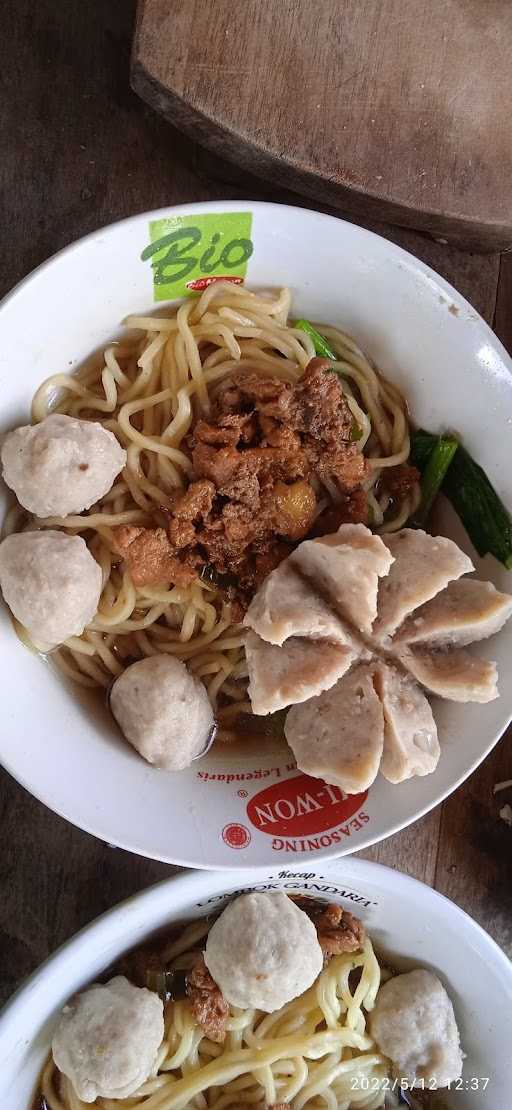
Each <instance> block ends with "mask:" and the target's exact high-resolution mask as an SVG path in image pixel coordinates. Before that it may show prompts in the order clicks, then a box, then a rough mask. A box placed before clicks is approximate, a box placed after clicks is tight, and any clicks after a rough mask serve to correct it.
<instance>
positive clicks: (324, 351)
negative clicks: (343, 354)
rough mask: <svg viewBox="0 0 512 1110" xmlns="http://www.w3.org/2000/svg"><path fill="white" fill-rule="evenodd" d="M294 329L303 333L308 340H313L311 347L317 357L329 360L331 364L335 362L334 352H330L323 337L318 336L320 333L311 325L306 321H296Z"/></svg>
mask: <svg viewBox="0 0 512 1110" xmlns="http://www.w3.org/2000/svg"><path fill="white" fill-rule="evenodd" d="M295 327H296V328H299V331H303V332H305V333H306V335H309V338H310V339H312V340H313V346H314V348H315V351H316V354H317V355H320V357H321V358H330V359H332V361H333V362H336V355H335V354H334V351H333V350H331V348H330V347H329V344H328V342H327V340H326V339H324V337H323V335H320V332H319V331H317V330H316V328H314V327H313V325H312V324H310V323H308V321H307V320H296V321H295Z"/></svg>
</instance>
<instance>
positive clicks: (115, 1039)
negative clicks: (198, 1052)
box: [52, 975, 164, 1102]
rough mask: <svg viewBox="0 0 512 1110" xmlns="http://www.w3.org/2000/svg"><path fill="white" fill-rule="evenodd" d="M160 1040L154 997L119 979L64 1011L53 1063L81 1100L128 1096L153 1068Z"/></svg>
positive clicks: (160, 1016)
mask: <svg viewBox="0 0 512 1110" xmlns="http://www.w3.org/2000/svg"><path fill="white" fill-rule="evenodd" d="M163 1036H164V1018H163V1004H162V1001H161V999H160V998H159V997H158V995H157V994H154V993H153V991H148V990H146V988H145V987H134V986H133V985H132V984H131V983H129V982H128V979H125V977H124V975H117V976H116V977H115V979H111V980H110V982H109V983H106V984H105V986H100V985H97V986H93V987H90V988H89V990H86V991H84V992H83V994H78V995H76V997H75V998H73V999H72V1000H71V1002H69V1003H68V1004H67V1006H65V1007H64V1009H63V1011H62V1013H61V1015H60V1018H59V1021H58V1025H57V1028H56V1030H55V1033H54V1035H53V1041H52V1053H53V1059H54V1060H55V1063H56V1065H57V1067H58V1068H59V1069H60V1071H61V1072H63V1074H64V1075H67V1077H68V1079H70V1080H71V1083H72V1084H73V1087H74V1089H75V1091H76V1093H77V1095H78V1097H79V1098H81V1099H82V1101H83V1102H94V1100H95V1099H96V1098H120V1099H122V1098H127V1097H128V1095H131V1094H133V1092H134V1091H136V1090H137V1088H138V1087H140V1085H141V1083H144V1082H145V1081H146V1079H147V1078H148V1076H149V1075H151V1072H152V1071H153V1070H154V1068H155V1065H156V1059H157V1052H158V1049H159V1048H160V1045H161V1043H162V1040H163Z"/></svg>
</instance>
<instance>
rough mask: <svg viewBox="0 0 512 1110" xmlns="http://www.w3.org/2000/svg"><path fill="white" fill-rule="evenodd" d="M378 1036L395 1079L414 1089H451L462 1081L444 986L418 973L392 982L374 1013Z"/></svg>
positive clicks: (383, 989)
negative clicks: (423, 1085)
mask: <svg viewBox="0 0 512 1110" xmlns="http://www.w3.org/2000/svg"><path fill="white" fill-rule="evenodd" d="M370 1030H371V1034H372V1036H373V1037H374V1038H375V1040H376V1041H377V1044H378V1046H379V1048H380V1049H381V1051H382V1052H383V1053H384V1055H385V1056H389V1058H390V1060H391V1062H392V1064H393V1067H394V1071H395V1074H396V1075H397V1077H399V1078H405V1079H406V1080H407V1081H408V1083H409V1084H410V1085H411V1086H412V1085H413V1084H414V1083H415V1082H417V1081H419V1083H420V1084H421V1081H422V1080H423V1081H424V1082H429V1081H430V1083H431V1084H435V1086H436V1087H446V1086H447V1085H448V1084H449V1083H453V1082H454V1081H455V1080H456V1079H459V1078H460V1075H461V1072H462V1052H461V1048H460V1041H459V1031H458V1029H457V1025H456V1022H455V1015H454V1013H453V1006H452V1004H451V1002H450V999H449V998H448V995H447V993H446V991H445V989H444V987H443V984H442V983H441V982H440V981H439V979H438V978H437V975H433V974H432V972H431V971H425V970H424V969H422V968H418V969H417V970H416V971H409V972H407V973H406V974H405V975H396V976H395V977H394V978H393V979H389V980H388V982H387V983H384V986H382V987H381V988H380V990H379V993H378V995H377V1000H376V1003H375V1008H374V1009H373V1010H372V1013H371V1014H370Z"/></svg>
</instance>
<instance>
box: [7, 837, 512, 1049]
mask: <svg viewBox="0 0 512 1110" xmlns="http://www.w3.org/2000/svg"><path fill="white" fill-rule="evenodd" d="M320 862H322V863H323V868H322V870H324V871H331V870H332V869H335V868H345V869H348V871H349V874H348V876H347V877H348V878H349V879H350V880H351V881H354V882H356V883H364V881H365V879H366V880H367V881H368V882H370V883H371V882H372V879H373V881H374V882H376V884H377V885H378V884H379V882H380V884H381V885H382V886H383V887H384V888H385V889H387V890H388V891H390V892H393V888H395V891H394V892H395V893H402V891H403V893H404V896H405V897H407V896H409V898H410V899H411V900H414V896H415V894H416V895H417V897H418V898H423V899H427V901H429V902H430V903H433V904H435V905H437V906H438V907H439V909H440V911H441V912H443V911H444V913H447V914H449V915H450V917H451V920H452V921H457V920H458V921H460V923H461V926H463V927H464V929H465V930H469V933H470V934H472V936H473V937H474V940H475V943H476V946H477V947H478V950H479V951H480V952H483V951H486V952H487V953H488V954H489V956H490V957H491V959H492V961H493V963H494V965H495V967H496V968H497V969H499V970H500V971H501V973H502V975H503V980H504V982H507V981H508V983H509V985H510V992H511V996H512V962H511V961H510V960H509V959H508V957H507V955H506V953H505V952H504V950H503V949H502V948H501V947H500V945H499V944H498V943H497V941H495V940H494V939H493V938H492V937H491V936H490V934H489V933H488V932H486V930H485V929H484V928H483V927H482V926H481V925H479V924H478V922H477V921H475V919H474V918H473V917H471V916H470V914H468V913H466V911H465V910H463V909H462V907H461V906H458V905H457V903H456V902H453V901H452V900H451V898H448V897H447V896H446V895H445V894H442V893H441V892H440V891H438V890H436V889H435V888H434V887H431V886H428V884H427V883H424V882H422V881H421V880H420V879H416V878H414V877H413V876H412V875H407V874H405V873H404V872H403V871H398V870H396V869H395V868H393V867H388V866H386V865H384V864H381V863H374V862H373V860H365V859H359V858H353V857H343V856H340V857H338V858H337V859H331V860H328V861H325V860H322V861H320V860H319V863H320ZM275 870H276V868H272V869H270V868H267V869H266V871H267V873H268V875H269V878H270V877H271V874H272V872H274V871H275ZM287 871H288V872H289V875H290V877H293V875H295V874H296V875H297V878H298V880H299V882H300V878H301V877H302V873H301V872H300V871H297V869H296V868H292V867H290V868H287ZM350 872H352V874H350ZM230 873H231V872H230ZM258 873H261V868H253V867H248V868H245V869H244V870H242V871H241V870H238V869H237V870H233V871H232V874H233V877H235V876H236V881H237V883H240V884H241V885H242V884H245V883H247V886H249V885H250V884H251V882H253V881H254V879H255V878H257V876H258ZM225 881H226V873H225V872H224V871H220V870H219V871H217V870H215V871H209V872H206V873H205V872H204V871H200V870H197V871H192V870H190V871H186V872H184V873H183V874H178V875H171V876H169V877H168V878H165V879H161V880H159V882H157V883H153V884H152V885H151V886H150V887H147V888H146V889H145V890H142V891H138V892H137V893H136V894H132V895H130V896H129V897H128V898H125V899H123V901H122V902H119V903H117V904H116V905H115V906H112V907H111V908H110V909H108V910H105V912H104V913H102V914H100V915H99V916H98V917H95V918H93V920H92V921H90V922H88V924H86V925H84V926H82V928H81V929H79V930H78V932H77V933H74V934H73V936H72V937H69V938H68V939H67V940H65V941H64V942H63V944H61V945H59V947H58V948H57V949H56V950H55V952H53V953H51V954H50V955H48V956H47V957H46V959H45V960H43V962H42V963H41V964H39V966H38V967H37V968H35V970H34V971H33V972H31V973H30V974H29V976H28V977H27V978H26V979H25V980H24V981H23V982H22V983H21V984H20V985H19V986H18V987H17V988H16V990H15V992H14V994H13V995H12V996H11V997H10V998H9V999H8V1000H7V1002H6V1003H4V1005H3V1007H2V1008H1V1009H0V1063H1V1060H2V1040H3V1037H4V1035H8V1033H9V1026H10V1023H11V1022H12V1021H16V1019H17V1017H18V1014H20V1015H23V1013H24V1010H25V1007H26V1006H27V1005H29V1003H30V997H31V995H32V994H33V993H34V992H36V991H39V990H42V989H44V986H45V982H46V980H47V978H48V976H49V975H54V974H55V972H56V971H57V972H59V971H61V970H62V971H64V972H65V970H66V967H67V965H68V963H69V961H73V960H75V957H76V956H80V955H81V954H82V953H84V952H85V953H87V951H88V950H89V948H90V942H91V940H92V942H93V943H94V946H95V948H96V949H100V948H101V947H104V946H105V944H106V943H107V942H108V941H112V942H113V941H115V939H116V936H117V934H118V930H119V926H120V925H121V923H122V921H123V919H124V917H125V915H126V912H127V910H131V911H133V918H132V921H131V929H132V931H133V932H134V933H135V930H136V927H137V922H141V923H142V924H144V923H145V922H146V921H152V920H153V916H152V913H151V910H152V909H153V907H154V908H155V910H156V909H157V908H158V907H159V906H160V904H161V903H163V902H164V901H165V899H166V898H167V895H169V896H170V895H172V894H173V893H174V894H175V893H176V892H177V891H178V892H179V893H180V894H182V893H183V895H185V896H186V901H187V902H188V904H190V905H192V904H193V898H194V893H195V892H199V891H198V888H199V889H200V888H201V887H202V886H203V887H204V891H203V893H205V894H206V893H210V894H212V893H221V894H222V892H223V887H224V883H225ZM208 884H210V885H209V888H208V889H206V888H207V887H208ZM396 888H398V889H396ZM154 916H156V915H154ZM153 924H154V922H153ZM159 927H160V926H159V925H155V928H159ZM148 931H149V932H151V926H150V928H149V930H148ZM135 943H136V942H135ZM129 947H130V946H128V949H126V950H129ZM131 947H133V945H132V946H131ZM440 971H441V974H446V970H445V969H444V968H440ZM453 986H454V987H455V986H456V984H453ZM49 1017H50V1013H46V1014H45V1016H44V1018H43V1019H42V1020H44V1021H47V1020H48V1018H49Z"/></svg>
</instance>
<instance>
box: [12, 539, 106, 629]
mask: <svg viewBox="0 0 512 1110" xmlns="http://www.w3.org/2000/svg"><path fill="white" fill-rule="evenodd" d="M0 587H1V589H2V593H3V595H4V598H5V600H6V602H7V604H8V606H9V608H10V609H11V610H12V612H13V613H14V616H15V617H17V619H18V620H19V621H20V623H21V624H22V625H24V627H25V628H26V629H27V632H28V633H29V636H30V638H31V640H32V641H33V643H34V645H35V646H36V647H38V648H39V650H40V651H50V650H51V649H52V648H54V647H56V646H57V645H58V644H62V643H63V642H64V640H67V639H69V637H70V636H80V635H81V633H82V632H83V630H84V628H85V626H86V625H87V624H89V621H91V620H92V618H93V617H94V614H95V613H96V610H97V608H98V602H99V599H100V594H101V587H102V575H101V568H100V566H99V565H98V563H97V562H96V560H95V559H93V557H92V555H91V553H90V551H89V549H88V547H87V545H86V543H85V541H84V540H82V539H81V538H80V536H67V535H65V533H64V532H54V531H52V530H50V529H48V531H44V532H21V533H16V534H15V535H12V536H7V538H6V539H5V540H3V542H2V543H0Z"/></svg>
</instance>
